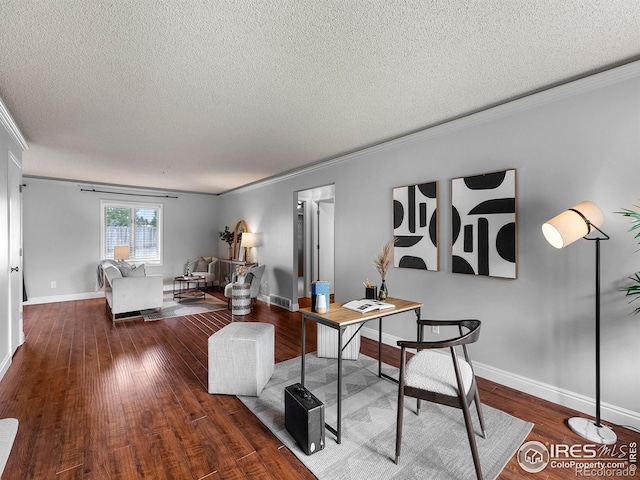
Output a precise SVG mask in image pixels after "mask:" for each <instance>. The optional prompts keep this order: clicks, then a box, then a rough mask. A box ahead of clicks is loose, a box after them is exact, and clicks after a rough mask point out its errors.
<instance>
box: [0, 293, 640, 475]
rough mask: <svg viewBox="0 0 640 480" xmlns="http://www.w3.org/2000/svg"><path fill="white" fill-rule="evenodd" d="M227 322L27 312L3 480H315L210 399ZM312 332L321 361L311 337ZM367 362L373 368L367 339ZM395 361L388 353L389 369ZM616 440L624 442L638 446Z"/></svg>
mask: <svg viewBox="0 0 640 480" xmlns="http://www.w3.org/2000/svg"><path fill="white" fill-rule="evenodd" d="M243 320H244V321H260V322H269V323H272V324H273V325H274V326H275V328H276V362H280V361H283V360H287V359H289V358H293V357H296V356H298V355H299V354H300V323H301V322H300V315H299V314H298V313H290V312H287V311H286V310H283V309H281V308H278V307H275V306H268V305H265V304H263V303H260V302H258V303H257V304H256V305H255V307H254V309H253V311H252V313H251V314H250V315H248V316H245V317H244V318H243ZM230 321H231V315H230V313H229V312H228V311H226V310H223V311H219V312H211V313H207V314H200V315H193V316H186V317H179V318H170V319H166V320H161V321H157V322H144V321H142V320H135V321H123V322H119V323H116V324H114V323H112V322H111V318H110V315H109V313H108V311H107V310H106V308H105V301H104V299H95V300H83V301H74V302H62V303H52V304H45V305H33V306H26V307H25V309H24V326H25V334H26V342H25V344H24V345H23V346H22V347H20V349H19V350H18V351H17V352H16V354H15V356H14V359H13V363H12V365H11V367H10V368H9V370H8V371H7V373H6V374H5V376H4V378H3V379H2V381H1V382H0V418H2V417H15V418H17V419H18V420H19V421H20V427H19V430H18V436H17V438H16V442H15V444H14V446H13V450H12V452H11V455H10V457H9V461H8V463H7V466H6V469H5V471H4V474H3V477H2V478H3V479H5V480H8V479H72V478H74V479H80V478H87V479H93V478H104V479H107V478H110V479H129V478H132V479H133V478H149V479H191V478H193V479H200V478H207V479H236V478H238V479H244V478H265V479H278V480H286V479H312V478H315V477H314V476H313V475H312V474H311V473H310V472H309V471H308V470H306V468H305V467H304V466H303V465H302V464H301V463H300V462H299V461H298V460H297V459H296V457H295V456H294V455H293V454H292V453H291V452H290V451H289V450H288V449H287V448H286V447H283V446H282V444H281V443H280V442H279V441H278V440H277V439H276V438H275V437H274V436H273V435H272V434H271V433H270V432H269V430H267V428H266V427H264V426H263V425H262V423H261V422H260V421H259V420H258V419H257V418H256V417H254V416H253V414H251V413H250V412H249V411H248V410H247V408H246V407H245V406H244V405H243V404H242V403H241V402H240V401H239V400H238V399H237V398H236V397H234V396H224V395H209V394H208V393H207V338H208V337H209V336H210V335H211V334H212V333H214V332H215V331H217V330H219V329H220V328H222V327H223V326H224V325H226V324H228V323H229V322H230ZM307 332H308V333H307V335H308V336H307V338H308V344H307V351H313V350H315V342H316V331H315V326H314V325H310V326H309V328H308V330H307ZM362 352H363V353H364V354H366V355H369V356H371V357H374V358H377V346H376V344H375V343H374V342H372V341H370V340H368V339H364V338H363V340H362ZM398 357H399V354H398V351H397V350H396V349H394V348H392V347H389V346H385V347H384V348H383V359H384V361H385V362H387V363H389V364H395V365H397V364H398V360H399V358H398ZM479 386H480V395H481V399H482V401H483V403H485V404H487V405H490V406H492V407H495V408H499V409H501V410H504V411H506V412H508V413H510V414H512V415H514V416H516V417H519V418H522V419H524V420H527V421H530V422H534V423H535V428H534V430H533V432H532V433H531V434H530V437H529V439H534V440H538V441H540V442H542V443H570V444H572V443H584V442H582V441H581V439H580V438H579V437H577V436H575V435H574V434H572V432H571V431H570V430H569V429H568V428H567V427H566V426H565V424H564V422H565V421H566V419H567V418H568V417H570V416H572V415H574V414H575V412H573V411H571V410H569V409H566V408H563V407H560V406H558V405H554V404H552V403H549V402H546V401H543V400H540V399H538V398H535V397H532V396H529V395H526V394H523V393H521V392H518V391H515V390H512V389H510V388H506V387H503V386H500V385H497V384H495V383H492V382H489V381H486V380H482V379H480V380H479ZM488 432H489V435H490V434H491V430H490V426H489V427H488ZM616 432H617V433H618V436H619V439H620V443H627V444H628V443H630V442H631V441H636V442H637V441H638V440H639V438H640V435H638V433H636V432H633V431H631V430H626V429H623V428H616ZM469 460H470V459H469ZM500 478H501V479H519V478H535V479H539V480H544V479H566V478H575V477H574V473H573V472H572V471H571V470H569V469H553V470H552V469H549V468H547V469H545V470H544V471H543V472H541V473H538V474H529V475H528V476H527V474H525V472H524V471H523V470H522V469H521V468H520V466H519V465H518V463H517V461H516V460H515V458H514V459H512V460H511V461H510V462H509V464H508V465H507V467H506V468H505V470H504V471H503V473H502V474H501V476H500ZM592 478H594V477H592ZM616 478H617V477H616ZM635 478H640V474H636V477H635Z"/></svg>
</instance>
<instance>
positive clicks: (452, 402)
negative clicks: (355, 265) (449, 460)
mask: <svg viewBox="0 0 640 480" xmlns="http://www.w3.org/2000/svg"><path fill="white" fill-rule="evenodd" d="M427 326H438V327H443V326H444V327H446V326H453V327H458V328H457V330H458V334H459V335H458V336H456V337H455V338H450V339H448V340H441V341H437V342H434V341H430V342H424V341H422V338H423V330H424V328H425V327H427ZM479 336H480V321H479V320H418V341H417V342H411V341H403V340H401V341H399V342H398V346H399V347H400V350H401V358H400V380H399V385H398V422H397V427H396V464H398V462H399V460H400V448H401V445H402V421H403V413H404V397H405V395H406V396H410V397H413V398H417V399H418V400H417V405H416V410H417V412H416V413H417V414H418V415H419V414H420V401H421V400H426V401H429V402H433V403H438V404H441V405H448V406H450V407H456V408H460V409H462V413H463V416H464V423H465V425H466V428H467V435H468V437H469V443H470V445H471V454H472V456H473V463H474V465H475V470H476V475H477V477H478V479H480V480H481V479H482V469H481V468H480V457H479V456H478V447H477V445H476V439H475V433H474V429H473V423H472V421H471V414H470V412H469V405H470V404H471V402H473V401H474V400H475V402H476V410H477V411H478V418H479V420H480V426H481V428H482V437H483V438H487V436H486V431H485V427H484V418H483V417H482V408H481V405H480V396H479V395H478V387H477V385H476V378H475V374H474V372H473V366H472V365H471V359H470V358H469V352H468V351H467V345H468V344H470V343H474V342H475V341H477V340H478V337H479ZM455 347H461V348H462V351H463V354H464V358H459V357H458V355H457V354H456V349H455ZM407 348H415V349H416V350H417V352H416V353H415V354H414V355H413V357H412V358H411V359H410V360H409V361H408V362H407V359H406V358H407V352H406V350H407ZM445 348H448V349H449V353H450V355H449V354H446V353H444V352H438V351H436V350H435V349H445ZM443 353H444V354H443Z"/></svg>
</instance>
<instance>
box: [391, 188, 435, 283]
mask: <svg viewBox="0 0 640 480" xmlns="http://www.w3.org/2000/svg"><path fill="white" fill-rule="evenodd" d="M393 236H394V238H395V240H396V242H395V245H394V249H393V265H394V266H395V267H400V268H416V269H420V270H432V271H438V269H439V262H438V182H430V183H421V184H419V185H409V186H406V187H397V188H394V189H393Z"/></svg>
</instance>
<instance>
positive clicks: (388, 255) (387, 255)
mask: <svg viewBox="0 0 640 480" xmlns="http://www.w3.org/2000/svg"><path fill="white" fill-rule="evenodd" d="M395 243H396V239H395V238H392V239H391V240H389V241H388V242H387V244H386V245H385V246H384V247H382V252H380V254H379V255H378V256H377V257H376V258H375V259H374V260H373V264H374V265H375V266H376V270H378V273H379V274H380V276H381V277H382V280H384V279H385V278H386V276H387V272H388V271H389V266H390V265H391V259H392V258H393V245H394V244H395Z"/></svg>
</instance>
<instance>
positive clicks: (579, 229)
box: [542, 201, 604, 248]
mask: <svg viewBox="0 0 640 480" xmlns="http://www.w3.org/2000/svg"><path fill="white" fill-rule="evenodd" d="M573 210H577V211H578V212H580V213H581V214H582V215H584V217H585V218H586V219H587V220H589V222H590V223H591V224H592V225H593V226H595V227H597V228H600V227H601V226H602V224H603V223H604V215H603V214H602V210H600V208H598V206H597V205H596V204H595V203H593V202H588V201H584V202H580V203H579V204H577V205H575V206H573V207H571V209H568V210H565V211H564V212H562V213H561V214H559V215H556V216H555V217H553V218H552V219H551V220H548V221H547V222H545V223H544V224H543V225H542V233H543V235H544V238H546V239H547V241H548V242H549V243H550V244H551V245H553V246H554V247H556V248H564V247H566V246H567V245H570V244H572V243H573V242H575V241H576V240H578V239H580V238H582V237H584V236H585V235H588V234H589V233H590V232H591V227H590V226H589V225H588V224H587V222H585V220H584V218H582V217H581V216H580V215H579V214H578V213H576V212H574V211H573Z"/></svg>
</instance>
